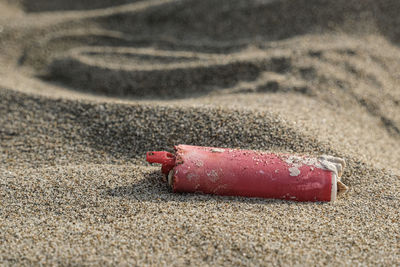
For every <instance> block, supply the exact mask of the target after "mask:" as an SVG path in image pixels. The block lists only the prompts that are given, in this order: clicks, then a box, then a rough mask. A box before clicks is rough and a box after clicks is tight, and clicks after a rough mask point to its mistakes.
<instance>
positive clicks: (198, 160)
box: [147, 145, 347, 201]
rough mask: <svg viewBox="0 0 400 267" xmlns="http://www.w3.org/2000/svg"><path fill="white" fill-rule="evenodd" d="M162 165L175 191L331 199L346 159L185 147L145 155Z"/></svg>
mask: <svg viewBox="0 0 400 267" xmlns="http://www.w3.org/2000/svg"><path fill="white" fill-rule="evenodd" d="M147 161H148V162H150V163H161V164H162V172H163V173H164V174H165V175H166V176H167V177H168V184H169V185H170V186H171V188H172V190H173V191H174V192H193V193H197V192H198V193H205V194H217V195H229V196H245V197H261V198H276V199H286V200H294V201H334V200H335V199H336V196H337V193H338V192H341V191H345V190H346V189H347V187H346V186H345V185H344V184H343V183H341V181H340V177H341V175H342V170H343V168H344V167H345V162H344V160H342V159H340V158H336V157H331V156H321V157H318V158H312V157H306V156H298V155H290V154H274V153H265V152H258V151H251V150H238V149H227V148H215V147H199V146H189V145H178V146H175V154H172V153H169V152H165V151H152V152H148V153H147Z"/></svg>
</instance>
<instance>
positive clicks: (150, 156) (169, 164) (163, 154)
mask: <svg viewBox="0 0 400 267" xmlns="http://www.w3.org/2000/svg"><path fill="white" fill-rule="evenodd" d="M146 160H147V162H149V163H160V164H162V169H161V171H162V172H163V173H164V174H168V172H169V171H170V170H171V169H172V168H173V167H174V166H175V156H174V154H172V153H169V152H167V151H149V152H147V153H146Z"/></svg>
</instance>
